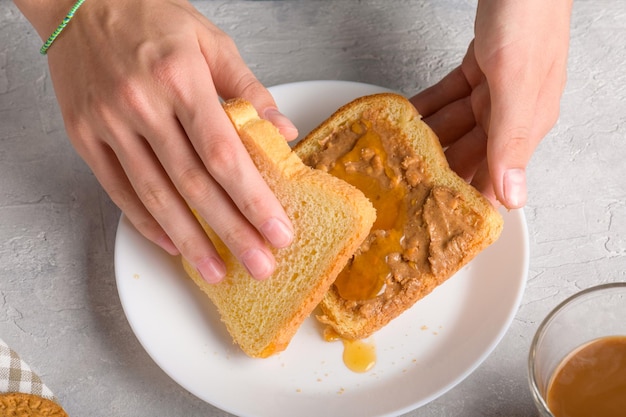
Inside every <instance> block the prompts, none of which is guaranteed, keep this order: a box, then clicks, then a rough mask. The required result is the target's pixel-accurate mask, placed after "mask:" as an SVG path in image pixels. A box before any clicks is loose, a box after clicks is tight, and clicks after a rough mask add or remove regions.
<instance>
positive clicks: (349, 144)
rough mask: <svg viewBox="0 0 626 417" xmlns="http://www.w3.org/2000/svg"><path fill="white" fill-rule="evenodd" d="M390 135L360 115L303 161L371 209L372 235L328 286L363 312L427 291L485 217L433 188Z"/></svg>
mask: <svg viewBox="0 0 626 417" xmlns="http://www.w3.org/2000/svg"><path fill="white" fill-rule="evenodd" d="M372 120H376V118H375V117H372ZM394 135H395V132H394V128H393V127H390V126H388V125H387V124H385V123H381V122H372V121H370V120H368V119H367V116H365V115H364V117H363V118H362V119H361V120H360V121H358V122H356V123H354V124H352V125H347V126H345V127H344V128H343V129H341V130H339V131H336V132H334V133H333V134H331V135H330V136H328V137H326V138H325V139H324V140H323V141H322V143H321V147H322V151H321V152H319V153H317V154H314V155H312V156H310V157H309V159H308V160H305V161H304V162H305V163H306V164H307V165H309V166H313V167H316V168H318V169H322V170H325V171H327V172H330V173H331V174H333V175H335V176H337V177H339V178H342V179H344V180H345V181H347V182H348V183H350V184H352V185H354V186H356V187H357V188H359V189H360V190H361V191H362V192H363V193H364V194H365V196H366V197H368V198H369V199H370V200H371V202H372V204H373V205H374V207H375V208H376V212H377V219H376V222H375V223H374V226H373V227H372V230H371V232H370V235H369V236H368V237H367V238H366V239H365V241H364V242H363V244H362V245H361V246H360V248H359V249H358V251H357V252H356V254H355V255H354V257H353V258H352V259H351V260H350V262H349V264H348V265H347V266H346V267H345V268H344V270H343V271H342V272H341V273H340V275H339V276H338V278H337V280H336V281H335V284H334V285H335V288H336V290H337V291H338V292H339V294H340V295H341V297H342V298H343V299H344V300H345V301H344V302H345V303H346V307H347V308H350V309H353V310H354V311H355V313H358V314H361V315H364V316H370V315H372V314H377V312H380V311H382V310H383V309H384V308H385V305H386V304H387V303H393V300H394V297H393V296H394V294H397V293H398V292H410V293H413V292H416V291H419V292H422V291H426V292H428V291H430V290H431V289H432V288H433V287H434V286H435V285H438V284H439V283H440V282H437V283H433V282H432V281H433V277H434V276H442V274H443V275H444V276H445V277H446V278H447V276H448V275H449V274H446V272H447V271H450V272H454V270H455V268H456V267H457V266H458V265H459V262H461V261H462V259H463V257H464V253H465V252H466V249H467V245H469V244H470V242H471V241H472V238H473V235H474V233H475V230H476V227H477V226H478V225H479V224H480V223H481V222H482V221H483V218H482V216H481V215H480V214H479V213H476V212H474V211H469V210H467V209H466V208H464V207H463V206H462V205H461V204H459V202H460V201H461V198H462V197H461V196H460V195H459V194H457V193H456V192H454V191H453V190H451V189H449V188H447V187H445V186H440V185H434V182H433V180H432V179H431V178H430V177H429V175H428V174H427V173H425V170H424V165H425V163H424V161H423V160H422V158H421V157H420V156H419V155H417V154H416V153H415V151H414V150H413V149H412V147H411V146H410V145H409V144H406V143H403V142H404V141H398V140H394V139H393V137H394ZM444 279H445V278H444ZM442 280H443V279H442ZM422 287H424V288H422ZM427 287H428V288H427ZM387 307H389V306H387Z"/></svg>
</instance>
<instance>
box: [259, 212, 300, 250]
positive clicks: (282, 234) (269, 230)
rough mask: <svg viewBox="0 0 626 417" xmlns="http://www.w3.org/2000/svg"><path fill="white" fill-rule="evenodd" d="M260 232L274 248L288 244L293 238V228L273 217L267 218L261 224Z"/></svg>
mask: <svg viewBox="0 0 626 417" xmlns="http://www.w3.org/2000/svg"><path fill="white" fill-rule="evenodd" d="M261 233H263V236H265V239H267V240H268V242H270V243H271V244H272V246H274V247H275V248H284V247H285V246H289V244H290V243H291V241H292V240H293V230H291V228H290V227H289V226H287V225H286V224H285V223H284V222H283V221H281V220H279V219H277V218H275V217H273V218H271V219H269V220H268V221H266V222H265V223H264V224H263V226H261Z"/></svg>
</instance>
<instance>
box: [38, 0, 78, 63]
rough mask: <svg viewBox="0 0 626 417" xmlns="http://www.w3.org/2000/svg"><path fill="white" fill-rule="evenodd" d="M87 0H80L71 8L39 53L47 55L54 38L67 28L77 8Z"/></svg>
mask: <svg viewBox="0 0 626 417" xmlns="http://www.w3.org/2000/svg"><path fill="white" fill-rule="evenodd" d="M84 2H85V0H78V1H77V2H76V3H74V5H73V6H72V8H71V9H70V11H69V13H68V14H67V16H65V18H64V19H63V21H62V22H61V24H60V25H59V27H57V28H56V30H55V31H54V32H53V33H52V35H50V37H49V38H48V40H47V41H46V42H45V43H44V44H43V46H42V47H41V49H40V50H39V53H40V54H41V55H45V54H47V53H48V49H49V48H50V46H51V45H52V42H54V40H55V39H56V38H57V36H59V34H60V33H61V32H63V29H65V26H67V24H68V23H69V22H70V20H72V18H73V17H74V13H76V10H78V8H79V7H80V6H81V5H82V4H83V3H84Z"/></svg>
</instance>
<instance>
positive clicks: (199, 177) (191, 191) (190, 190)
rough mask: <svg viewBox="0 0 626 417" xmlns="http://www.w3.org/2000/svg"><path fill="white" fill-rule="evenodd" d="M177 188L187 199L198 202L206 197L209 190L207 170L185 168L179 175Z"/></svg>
mask: <svg viewBox="0 0 626 417" xmlns="http://www.w3.org/2000/svg"><path fill="white" fill-rule="evenodd" d="M179 188H180V192H181V194H182V195H183V196H184V197H185V199H187V200H188V201H193V202H200V201H204V200H206V199H208V198H209V195H210V191H211V190H210V181H209V179H208V175H207V172H206V171H205V170H204V169H201V168H190V169H187V170H186V171H185V172H184V173H183V174H182V175H181V176H180V179H179Z"/></svg>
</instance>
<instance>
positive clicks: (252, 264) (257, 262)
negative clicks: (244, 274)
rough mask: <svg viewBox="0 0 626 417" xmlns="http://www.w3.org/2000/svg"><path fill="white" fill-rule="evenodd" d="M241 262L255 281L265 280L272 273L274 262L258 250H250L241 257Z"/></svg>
mask: <svg viewBox="0 0 626 417" xmlns="http://www.w3.org/2000/svg"><path fill="white" fill-rule="evenodd" d="M241 262H243V265H244V266H245V267H246V269H247V270H248V272H249V273H250V275H252V276H253V277H254V278H256V279H265V278H267V277H269V276H270V275H271V274H272V272H274V261H273V260H272V259H270V258H269V257H268V256H267V255H266V254H265V253H264V252H263V251H261V250H259V249H250V250H248V251H247V252H245V253H244V254H243V255H242V257H241Z"/></svg>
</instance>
